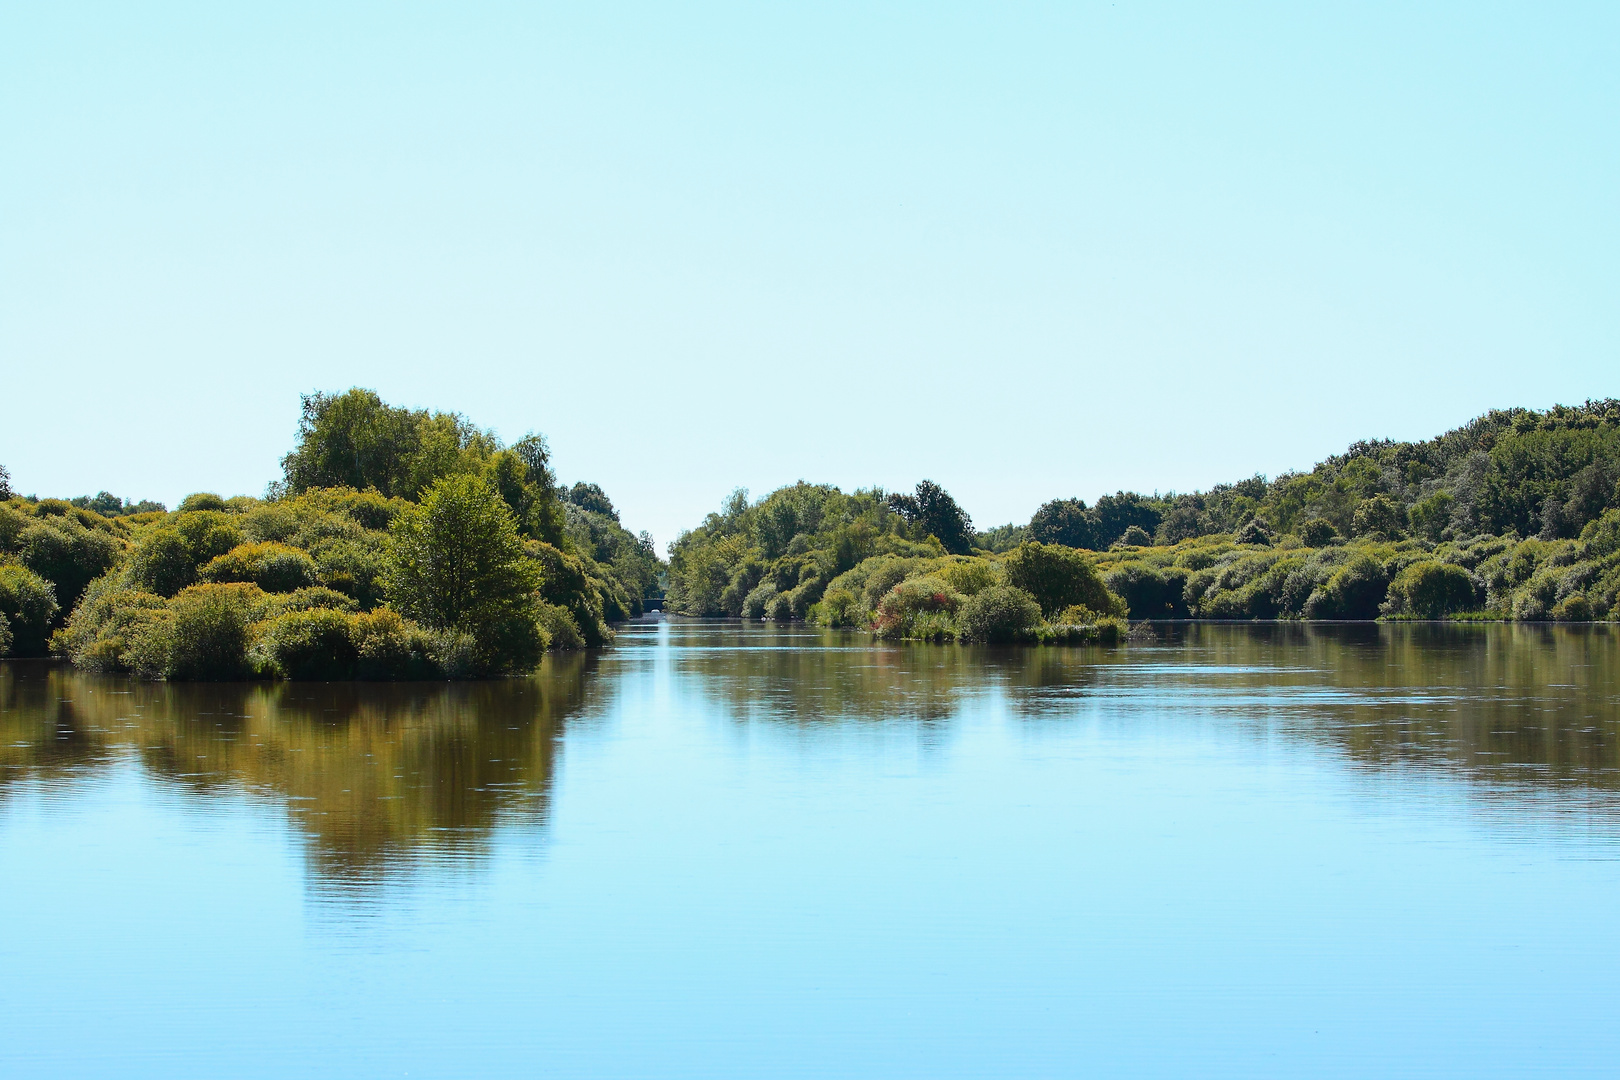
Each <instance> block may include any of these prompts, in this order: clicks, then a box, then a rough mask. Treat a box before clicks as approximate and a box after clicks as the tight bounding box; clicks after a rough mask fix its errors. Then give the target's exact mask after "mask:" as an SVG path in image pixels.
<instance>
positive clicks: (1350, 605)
mask: <svg viewBox="0 0 1620 1080" xmlns="http://www.w3.org/2000/svg"><path fill="white" fill-rule="evenodd" d="M1388 591H1389V578H1388V576H1387V575H1386V574H1385V573H1384V568H1383V565H1382V564H1380V563H1379V562H1378V561H1377V560H1376V559H1372V558H1369V557H1367V556H1365V555H1363V556H1358V557H1357V558H1354V559H1352V560H1351V561H1350V562H1348V563H1346V564H1345V565H1344V566H1343V567H1341V568H1340V569H1339V570H1338V571H1337V572H1335V573H1334V575H1333V576H1332V577H1331V578H1330V579H1328V583H1327V584H1326V585H1325V586H1323V587H1321V588H1319V589H1317V590H1316V591H1315V592H1314V593H1312V594H1311V596H1310V599H1308V600H1306V601H1305V612H1304V614H1305V617H1306V618H1307V619H1350V620H1357V621H1360V620H1367V619H1375V618H1377V617H1378V609H1379V607H1380V606H1381V605H1382V604H1383V602H1384V598H1385V596H1386V595H1387V594H1388Z"/></svg>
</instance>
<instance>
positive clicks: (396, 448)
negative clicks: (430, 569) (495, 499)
mask: <svg viewBox="0 0 1620 1080" xmlns="http://www.w3.org/2000/svg"><path fill="white" fill-rule="evenodd" d="M499 448H500V444H499V443H498V442H497V441H496V439H495V437H494V436H493V435H491V434H489V433H488V432H484V431H480V430H479V429H478V428H477V427H475V426H474V425H473V424H472V422H471V421H469V420H467V419H466V417H463V416H461V415H459V414H457V413H442V412H437V413H429V412H428V411H427V410H425V409H401V408H396V407H394V406H392V405H389V404H387V403H386V402H384V401H383V400H382V398H380V397H378V396H377V394H376V392H375V391H373V390H362V389H360V388H359V387H355V388H354V389H352V390H349V391H347V392H346V393H342V394H321V393H315V394H305V395H304V397H303V415H302V416H301V417H300V418H299V421H298V446H297V448H296V449H294V450H293V452H292V453H290V454H288V455H287V456H286V457H284V458H282V459H281V468H282V472H283V474H284V476H285V480H284V483H285V486H286V490H287V491H288V492H289V493H291V494H295V495H296V494H298V493H300V492H303V491H308V490H309V489H310V488H321V487H352V488H355V489H356V490H359V491H364V490H366V489H367V488H376V489H377V490H378V491H380V492H382V494H384V495H386V496H396V495H397V496H402V497H404V498H407V499H411V498H415V497H417V496H418V495H419V494H420V493H421V492H423V491H424V490H426V489H427V487H428V485H429V484H431V483H432V482H433V481H434V480H436V479H438V478H439V477H442V476H448V475H450V474H451V473H453V472H472V471H475V470H477V469H478V468H480V467H481V465H482V463H483V461H484V460H485V459H487V458H488V457H489V456H490V455H491V454H492V453H494V451H496V450H498V449H499Z"/></svg>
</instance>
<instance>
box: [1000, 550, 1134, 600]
mask: <svg viewBox="0 0 1620 1080" xmlns="http://www.w3.org/2000/svg"><path fill="white" fill-rule="evenodd" d="M1005 566H1006V568H1007V584H1008V585H1011V586H1013V587H1014V588H1018V589H1022V590H1024V591H1025V592H1026V593H1028V594H1029V595H1031V596H1033V597H1034V598H1035V602H1036V603H1038V604H1039V605H1040V606H1041V614H1042V615H1046V616H1051V615H1053V614H1055V613H1056V612H1059V611H1062V610H1063V609H1064V608H1067V607H1073V606H1075V605H1077V604H1078V605H1080V606H1082V607H1087V608H1090V609H1091V610H1092V611H1095V612H1097V613H1098V614H1100V615H1123V614H1125V605H1124V602H1123V601H1122V600H1120V598H1119V597H1117V596H1115V595H1113V594H1112V593H1110V592H1109V591H1108V586H1107V585H1105V584H1103V579H1102V577H1101V576H1099V575H1098V573H1097V570H1096V567H1094V566H1092V565H1091V560H1090V559H1088V558H1086V557H1085V556H1084V555H1082V554H1081V553H1080V552H1078V551H1076V550H1075V549H1074V548H1068V547H1063V546H1062V545H1059V544H1041V543H1037V542H1035V541H1030V542H1029V543H1024V544H1020V545H1018V548H1017V550H1015V551H1013V552H1012V553H1011V554H1010V555H1008V556H1007V559H1006V563H1005Z"/></svg>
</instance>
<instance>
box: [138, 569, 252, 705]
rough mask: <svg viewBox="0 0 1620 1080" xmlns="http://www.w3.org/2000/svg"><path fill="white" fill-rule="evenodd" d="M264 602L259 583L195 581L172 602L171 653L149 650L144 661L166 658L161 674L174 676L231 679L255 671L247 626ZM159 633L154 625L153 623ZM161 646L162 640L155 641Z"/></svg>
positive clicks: (167, 635)
mask: <svg viewBox="0 0 1620 1080" xmlns="http://www.w3.org/2000/svg"><path fill="white" fill-rule="evenodd" d="M263 605H264V593H263V591H262V590H260V589H259V587H258V586H257V585H244V584H231V585H193V586H191V587H189V588H187V589H184V590H182V591H181V592H180V593H179V594H178V595H176V596H175V598H174V599H173V600H172V601H170V603H169V605H168V614H169V618H168V620H167V625H166V626H164V627H162V628H161V630H160V632H161V633H163V636H164V637H165V638H166V639H167V641H166V644H167V650H166V651H167V656H166V657H163V656H162V654H161V651H151V650H148V651H147V652H146V655H145V663H146V664H147V665H148V666H150V665H151V664H152V662H153V660H155V659H163V660H164V663H163V664H162V668H161V671H162V674H163V675H165V676H167V677H168V678H170V679H179V680H197V681H227V680H234V679H247V678H251V677H252V676H253V675H254V674H256V672H255V670H254V665H253V663H252V661H251V660H250V659H249V656H248V648H249V646H250V645H251V644H252V637H251V634H250V632H249V628H250V627H251V626H252V625H253V623H254V622H255V621H257V619H258V617H259V614H260V612H261V611H262V609H263ZM149 626H150V627H151V628H152V629H153V630H154V631H159V626H158V624H156V623H153V624H149ZM154 644H159V645H160V646H161V643H156V642H154Z"/></svg>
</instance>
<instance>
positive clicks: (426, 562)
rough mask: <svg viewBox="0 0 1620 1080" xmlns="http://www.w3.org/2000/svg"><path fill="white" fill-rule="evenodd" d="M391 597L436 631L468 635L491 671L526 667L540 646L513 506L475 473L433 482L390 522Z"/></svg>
mask: <svg viewBox="0 0 1620 1080" xmlns="http://www.w3.org/2000/svg"><path fill="white" fill-rule="evenodd" d="M389 536H390V539H391V553H390V555H391V557H390V561H389V570H388V577H387V592H388V596H389V599H390V601H391V602H392V603H393V605H394V606H395V607H396V608H397V609H398V610H399V611H400V612H401V614H403V615H405V616H407V617H409V618H413V619H416V620H417V621H419V622H421V623H423V624H424V625H426V626H428V627H430V628H433V629H439V630H457V631H461V632H462V633H466V634H470V635H471V636H472V637H473V639H474V641H475V642H476V643H477V653H478V656H477V664H478V667H479V668H480V670H483V671H487V672H490V673H507V672H522V671H528V670H530V669H532V668H533V667H534V665H535V664H536V663H537V662H538V661H539V657H540V652H541V650H542V649H543V648H544V642H543V640H542V639H541V636H540V631H539V626H538V624H537V622H536V612H535V603H536V601H537V600H538V589H539V586H540V581H541V578H540V573H539V568H538V566H537V565H536V563H535V562H534V560H531V559H529V558H528V557H527V556H526V553H525V551H524V548H523V542H522V540H521V539H520V538H519V536H518V532H517V524H516V522H515V521H514V520H513V516H512V511H511V508H510V507H508V506H507V504H506V503H505V501H504V500H502V499H501V497H500V495H499V494H498V493H497V492H496V491H495V490H494V489H493V488H491V487H490V485H489V484H488V483H486V482H485V481H484V480H483V478H482V477H478V476H452V477H447V478H445V479H442V480H438V481H435V482H434V484H433V486H432V487H430V488H429V489H428V491H427V493H426V495H425V496H424V497H423V499H422V502H421V504H420V505H418V506H413V507H411V508H409V509H407V510H406V511H405V512H403V513H401V514H400V515H399V516H398V517H396V518H395V519H394V522H393V524H392V525H391V526H390V528H389Z"/></svg>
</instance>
